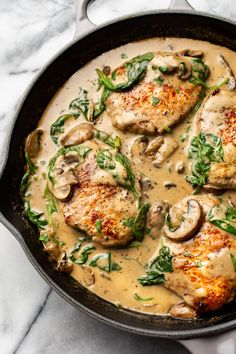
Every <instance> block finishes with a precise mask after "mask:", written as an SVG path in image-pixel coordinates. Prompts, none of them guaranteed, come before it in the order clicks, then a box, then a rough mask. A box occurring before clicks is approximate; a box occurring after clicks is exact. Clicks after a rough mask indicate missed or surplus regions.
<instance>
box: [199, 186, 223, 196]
mask: <svg viewBox="0 0 236 354" xmlns="http://www.w3.org/2000/svg"><path fill="white" fill-rule="evenodd" d="M203 189H204V191H206V192H208V193H213V194H215V195H222V194H223V193H224V192H225V191H224V190H223V189H221V188H219V187H216V186H213V185H211V184H205V185H204V186H203Z"/></svg>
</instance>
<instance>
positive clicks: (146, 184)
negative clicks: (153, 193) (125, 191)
mask: <svg viewBox="0 0 236 354" xmlns="http://www.w3.org/2000/svg"><path fill="white" fill-rule="evenodd" d="M140 184H141V189H142V191H144V192H145V191H148V190H149V189H152V188H153V186H152V181H151V179H150V178H149V177H147V176H141V179H140Z"/></svg>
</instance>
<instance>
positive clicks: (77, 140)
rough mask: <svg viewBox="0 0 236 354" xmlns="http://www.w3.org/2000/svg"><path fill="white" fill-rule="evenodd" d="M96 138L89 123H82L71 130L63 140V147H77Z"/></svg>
mask: <svg viewBox="0 0 236 354" xmlns="http://www.w3.org/2000/svg"><path fill="white" fill-rule="evenodd" d="M93 136H94V127H93V125H92V124H89V123H82V124H79V125H76V126H75V127H73V128H71V129H70V130H69V131H68V132H67V133H66V134H65V135H64V136H63V137H62V138H61V145H63V146H75V145H79V144H82V143H84V142H85V141H86V140H89V139H92V138H93Z"/></svg>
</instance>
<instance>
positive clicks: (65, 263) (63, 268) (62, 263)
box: [57, 252, 73, 274]
mask: <svg viewBox="0 0 236 354" xmlns="http://www.w3.org/2000/svg"><path fill="white" fill-rule="evenodd" d="M72 269H73V264H72V262H71V261H70V260H69V258H68V257H67V255H66V252H63V253H62V255H61V256H60V258H59V259H58V261H57V270H58V271H59V272H61V273H66V274H69V273H71V272H72Z"/></svg>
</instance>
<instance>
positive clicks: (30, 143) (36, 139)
mask: <svg viewBox="0 0 236 354" xmlns="http://www.w3.org/2000/svg"><path fill="white" fill-rule="evenodd" d="M42 134H43V130H42V129H39V128H37V129H35V130H34V131H33V132H32V133H30V134H29V135H28V137H27V139H26V143H25V151H26V152H27V154H28V155H29V157H31V158H34V157H37V155H38V153H39V150H40V140H41V136H42Z"/></svg>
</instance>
